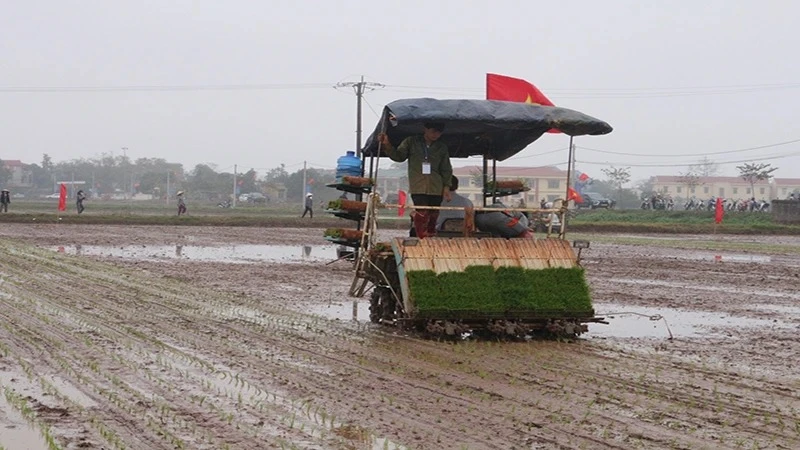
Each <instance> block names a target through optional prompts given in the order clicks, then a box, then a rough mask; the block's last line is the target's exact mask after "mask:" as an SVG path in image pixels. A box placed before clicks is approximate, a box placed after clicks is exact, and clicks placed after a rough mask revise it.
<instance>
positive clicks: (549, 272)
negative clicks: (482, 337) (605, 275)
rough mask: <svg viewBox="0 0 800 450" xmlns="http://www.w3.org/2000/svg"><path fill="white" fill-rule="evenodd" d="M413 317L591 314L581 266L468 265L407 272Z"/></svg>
mask: <svg viewBox="0 0 800 450" xmlns="http://www.w3.org/2000/svg"><path fill="white" fill-rule="evenodd" d="M408 283H409V289H410V290H411V298H412V299H413V301H414V304H415V308H416V313H417V316H418V317H420V318H432V317H437V316H440V315H446V316H447V317H460V318H480V317H484V316H485V317H509V318H538V317H562V316H565V315H566V316H591V315H593V314H594V310H593V309H592V302H591V298H590V295H589V286H588V284H587V283H586V279H585V277H584V272H583V269H582V268H579V267H578V268H570V269H565V268H551V269H542V270H531V269H523V268H520V267H502V268H499V269H497V270H495V269H494V268H493V267H491V266H471V267H467V268H466V269H465V270H464V271H463V272H444V273H441V274H439V275H437V274H436V273H434V272H433V271H431V270H422V271H412V272H409V273H408Z"/></svg>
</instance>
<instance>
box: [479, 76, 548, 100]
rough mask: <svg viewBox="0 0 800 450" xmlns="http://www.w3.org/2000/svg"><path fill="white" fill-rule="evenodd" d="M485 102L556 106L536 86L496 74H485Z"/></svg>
mask: <svg viewBox="0 0 800 450" xmlns="http://www.w3.org/2000/svg"><path fill="white" fill-rule="evenodd" d="M486 100H505V101H508V102H522V103H530V104H531V105H543V106H556V105H554V104H553V102H551V101H550V99H549V98H547V97H546V96H545V95H544V94H542V91H540V90H539V88H537V87H536V86H534V85H532V84H531V83H528V82H527V81H525V80H521V79H519V78H512V77H507V76H505V75H498V74H496V73H487V74H486Z"/></svg>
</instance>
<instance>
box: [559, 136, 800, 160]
mask: <svg viewBox="0 0 800 450" xmlns="http://www.w3.org/2000/svg"><path fill="white" fill-rule="evenodd" d="M797 142H800V139H793V140H791V141H785V142H776V143H774V144H766V145H759V146H757V147H748V148H740V149H736V150H723V151H719V152H708V153H678V154H669V155H664V154H659V155H650V154H647V155H646V154H642V153H625V152H614V151H610V150H601V149H598V148H592V147H584V146H582V145H576V146H575V147H577V148H579V149H582V150H589V151H593V152H598V153H608V154H611V155H625V156H639V157H664V158H672V157H676V158H677V157H687V156H707V155H725V154H728V153H741V152H748V151H752V150H761V149H765V148H770V147H779V146H781V145H788V144H794V143H797Z"/></svg>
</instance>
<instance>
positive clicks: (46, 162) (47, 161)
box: [42, 153, 53, 172]
mask: <svg viewBox="0 0 800 450" xmlns="http://www.w3.org/2000/svg"><path fill="white" fill-rule="evenodd" d="M42 169H43V170H46V171H47V172H51V171H52V170H53V160H52V159H51V158H50V155H48V154H47V153H45V154H43V155H42Z"/></svg>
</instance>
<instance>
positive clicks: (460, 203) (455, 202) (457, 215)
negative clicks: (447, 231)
mask: <svg viewBox="0 0 800 450" xmlns="http://www.w3.org/2000/svg"><path fill="white" fill-rule="evenodd" d="M450 180H451V181H450V201H447V200H444V201H443V202H442V206H452V207H457V208H472V202H471V201H470V199H468V198H466V197H464V196H463V195H460V194H458V193H456V190H458V178H456V176H455V175H453V176H452V178H451V179H450ZM447 219H457V220H463V219H464V210H463V209H461V210H455V209H453V210H449V209H443V210H441V211H439V218H438V219H437V220H436V230H438V231H443V229H442V225H444V221H445V220H447Z"/></svg>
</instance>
